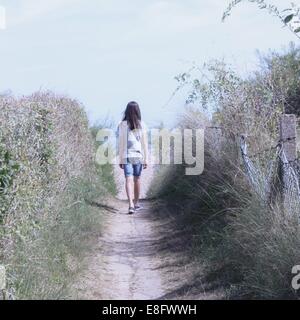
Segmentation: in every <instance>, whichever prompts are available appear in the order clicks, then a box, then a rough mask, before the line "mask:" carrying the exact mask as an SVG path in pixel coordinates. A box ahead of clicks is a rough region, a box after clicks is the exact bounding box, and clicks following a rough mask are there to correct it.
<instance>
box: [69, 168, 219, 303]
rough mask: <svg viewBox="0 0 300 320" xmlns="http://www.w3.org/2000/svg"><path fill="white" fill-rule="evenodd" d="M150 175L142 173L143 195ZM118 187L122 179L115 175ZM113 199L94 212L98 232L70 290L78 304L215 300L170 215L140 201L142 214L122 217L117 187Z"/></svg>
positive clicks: (124, 206) (124, 212) (186, 239)
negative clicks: (97, 217)
mask: <svg viewBox="0 0 300 320" xmlns="http://www.w3.org/2000/svg"><path fill="white" fill-rule="evenodd" d="M152 174H153V170H152V169H151V168H150V170H148V171H147V172H145V173H144V177H143V179H144V183H143V185H144V189H143V195H145V193H146V189H147V185H148V184H149V182H150V180H151V175H152ZM116 176H117V179H116V181H119V182H118V183H119V185H120V186H123V182H124V181H122V175H120V172H119V171H118V170H117V171H116ZM118 196H119V199H110V200H109V201H108V202H107V205H108V208H107V209H105V210H103V209H101V210H100V209H99V214H101V215H102V216H103V224H102V230H101V231H99V235H98V236H97V237H96V239H95V241H94V245H93V249H92V250H91V251H90V253H89V255H88V256H87V257H86V259H85V260H86V261H85V266H86V268H85V270H84V272H83V273H82V274H81V275H80V277H79V279H78V281H77V283H76V285H75V291H76V298H79V299H94V300H95V299H97V300H98V299H111V300H114V299H129V300H138V299H218V298H222V291H219V290H218V289H217V288H218V286H216V284H215V283H213V281H209V282H208V281H207V280H206V278H205V275H204V274H203V272H202V269H201V266H199V262H196V261H195V260H194V259H192V258H191V256H190V255H187V254H186V253H187V252H188V250H189V243H190V242H189V236H190V235H188V234H186V233H185V232H184V230H181V229H180V228H178V226H177V227H176V226H175V225H174V223H175V221H173V220H172V212H170V211H168V209H167V208H164V207H163V206H160V208H162V209H161V210H160V212H155V211H153V203H152V202H151V201H149V200H143V201H142V202H141V203H142V206H143V208H142V209H141V210H140V211H138V212H137V213H135V214H134V215H128V214H127V210H128V204H127V202H126V201H125V200H123V199H124V196H125V195H124V192H123V188H122V187H120V192H119V195H118Z"/></svg>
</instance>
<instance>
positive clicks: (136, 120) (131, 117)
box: [123, 101, 142, 130]
mask: <svg viewBox="0 0 300 320" xmlns="http://www.w3.org/2000/svg"><path fill="white" fill-rule="evenodd" d="M141 120H142V119H141V111H140V107H139V105H138V103H137V102H135V101H131V102H129V103H128V104H127V107H126V110H125V112H124V118H123V121H127V123H128V125H129V129H130V130H134V129H140V128H141Z"/></svg>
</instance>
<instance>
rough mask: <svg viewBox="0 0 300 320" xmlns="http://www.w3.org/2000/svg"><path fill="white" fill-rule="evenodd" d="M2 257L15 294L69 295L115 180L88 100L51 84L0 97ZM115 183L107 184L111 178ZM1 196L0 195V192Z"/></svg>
mask: <svg viewBox="0 0 300 320" xmlns="http://www.w3.org/2000/svg"><path fill="white" fill-rule="evenodd" d="M0 107H1V113H0V128H1V129H0V131H1V149H0V150H1V152H0V155H1V161H0V172H1V175H0V179H1V180H0V182H1V189H0V197H2V198H5V202H3V203H4V206H2V209H1V210H2V211H0V213H1V219H2V220H1V222H0V250H1V251H0V263H1V264H4V265H5V266H6V269H7V279H8V288H7V292H6V296H7V297H8V298H10V299H65V298H69V297H70V294H71V292H70V284H71V282H72V280H73V278H74V276H75V275H76V273H77V272H78V271H79V269H80V267H81V258H82V255H83V254H84V252H85V251H86V249H87V247H86V245H87V243H88V239H89V235H91V234H92V233H93V232H94V231H97V232H99V230H101V215H100V214H99V210H97V211H96V209H94V208H93V207H91V206H90V205H88V203H90V202H91V201H92V200H94V199H95V198H97V199H103V198H104V197H105V196H106V195H107V194H108V193H109V192H110V191H111V190H112V188H113V182H112V181H113V177H112V176H110V175H109V173H107V174H106V175H104V174H99V170H98V169H97V168H96V166H95V164H94V154H95V145H94V141H93V138H92V134H91V131H90V128H89V125H88V121H87V117H86V114H85V112H84V109H83V107H82V106H81V105H80V104H79V103H78V102H77V101H75V100H72V99H70V98H67V97H63V96H57V95H55V94H53V93H51V92H45V93H36V94H33V95H32V96H28V97H22V98H19V99H18V98H14V97H13V96H2V97H0ZM108 184H109V185H110V186H111V187H110V190H109V188H107V185H108ZM2 198H1V199H2Z"/></svg>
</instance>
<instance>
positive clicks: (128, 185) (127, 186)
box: [125, 176, 134, 207]
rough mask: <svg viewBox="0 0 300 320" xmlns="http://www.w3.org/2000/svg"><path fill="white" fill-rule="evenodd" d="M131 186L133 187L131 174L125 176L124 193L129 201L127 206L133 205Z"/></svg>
mask: <svg viewBox="0 0 300 320" xmlns="http://www.w3.org/2000/svg"><path fill="white" fill-rule="evenodd" d="M132 187H133V178H132V176H129V177H126V184H125V189H126V194H127V198H128V201H129V207H134V203H133V198H132Z"/></svg>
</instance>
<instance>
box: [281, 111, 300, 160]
mask: <svg viewBox="0 0 300 320" xmlns="http://www.w3.org/2000/svg"><path fill="white" fill-rule="evenodd" d="M296 127H297V125H296V116H295V115H294V114H283V115H282V116H281V117H280V141H281V143H282V148H283V149H282V150H284V152H285V155H286V159H287V161H289V162H290V161H295V160H296V158H297V141H296V140H297V139H296V138H297V131H296Z"/></svg>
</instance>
